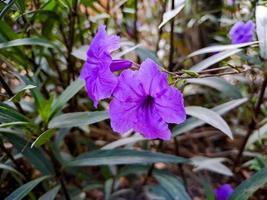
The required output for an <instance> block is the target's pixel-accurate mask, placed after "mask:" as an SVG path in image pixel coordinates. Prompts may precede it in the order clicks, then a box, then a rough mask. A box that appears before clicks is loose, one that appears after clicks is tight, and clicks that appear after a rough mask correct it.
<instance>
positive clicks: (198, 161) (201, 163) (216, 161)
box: [191, 156, 233, 176]
mask: <svg viewBox="0 0 267 200" xmlns="http://www.w3.org/2000/svg"><path fill="white" fill-rule="evenodd" d="M191 160H192V163H193V165H194V166H195V168H194V171H199V170H209V171H213V172H216V173H219V174H223V175H225V176H233V172H232V171H231V170H230V169H229V168H228V167H227V166H225V165H224V164H223V163H222V162H224V161H225V160H226V159H225V158H207V157H202V156H196V157H193V158H191Z"/></svg>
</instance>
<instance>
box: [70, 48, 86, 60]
mask: <svg viewBox="0 0 267 200" xmlns="http://www.w3.org/2000/svg"><path fill="white" fill-rule="evenodd" d="M87 49H88V45H83V46H81V47H79V48H78V49H74V50H73V51H72V52H71V55H73V56H74V57H76V58H78V59H80V60H83V61H86V59H87V56H86V52H87Z"/></svg>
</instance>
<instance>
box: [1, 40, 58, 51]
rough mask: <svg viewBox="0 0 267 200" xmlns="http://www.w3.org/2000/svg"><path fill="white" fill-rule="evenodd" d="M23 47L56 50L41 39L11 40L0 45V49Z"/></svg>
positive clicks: (51, 44) (49, 43)
mask: <svg viewBox="0 0 267 200" xmlns="http://www.w3.org/2000/svg"><path fill="white" fill-rule="evenodd" d="M25 45H34V46H36V45H37V46H42V47H47V48H57V46H55V45H54V44H53V43H51V42H49V41H48V40H46V39H42V38H22V39H16V40H11V41H8V42H3V43H0V49H4V48H9V47H17V46H25Z"/></svg>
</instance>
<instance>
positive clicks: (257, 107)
mask: <svg viewBox="0 0 267 200" xmlns="http://www.w3.org/2000/svg"><path fill="white" fill-rule="evenodd" d="M266 85H267V73H266V72H265V73H264V80H263V82H262V85H261V88H260V93H259V98H258V101H257V103H256V105H255V107H254V109H253V110H254V111H253V114H254V117H252V119H251V122H250V123H249V126H248V131H247V134H246V137H245V139H244V141H243V143H242V145H241V147H240V149H239V152H238V154H237V157H236V158H235V162H234V165H233V169H236V167H237V165H239V163H240V159H241V157H242V155H243V152H244V150H245V147H246V144H247V142H248V139H249V137H250V135H251V134H252V133H253V131H254V129H255V128H256V125H257V122H256V120H257V116H258V114H259V113H260V107H261V104H262V102H263V99H264V93H265V89H266Z"/></svg>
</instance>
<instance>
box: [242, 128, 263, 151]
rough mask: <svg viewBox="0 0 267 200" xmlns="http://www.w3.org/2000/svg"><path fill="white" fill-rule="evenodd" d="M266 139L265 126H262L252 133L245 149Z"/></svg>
mask: <svg viewBox="0 0 267 200" xmlns="http://www.w3.org/2000/svg"><path fill="white" fill-rule="evenodd" d="M266 138H267V124H265V125H263V126H262V127H260V128H259V129H258V130H255V131H253V133H252V134H251V136H250V137H249V139H248V142H247V144H246V148H248V147H249V146H250V145H251V144H253V143H255V142H256V141H260V140H262V139H266Z"/></svg>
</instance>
